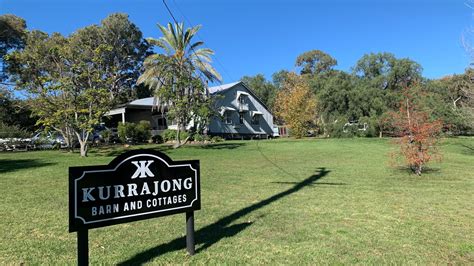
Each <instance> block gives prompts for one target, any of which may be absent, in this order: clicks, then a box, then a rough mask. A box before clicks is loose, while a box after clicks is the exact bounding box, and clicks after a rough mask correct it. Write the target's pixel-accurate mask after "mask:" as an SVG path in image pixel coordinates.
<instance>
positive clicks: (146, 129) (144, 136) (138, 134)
mask: <svg viewBox="0 0 474 266" xmlns="http://www.w3.org/2000/svg"><path fill="white" fill-rule="evenodd" d="M150 137H151V126H150V122H149V121H145V120H142V121H140V122H139V123H138V124H136V125H135V138H134V139H135V141H137V142H147V141H148V140H149V139H150Z"/></svg>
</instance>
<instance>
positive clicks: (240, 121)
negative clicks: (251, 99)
mask: <svg viewBox="0 0 474 266" xmlns="http://www.w3.org/2000/svg"><path fill="white" fill-rule="evenodd" d="M239 123H240V124H241V125H242V124H243V123H244V113H239Z"/></svg>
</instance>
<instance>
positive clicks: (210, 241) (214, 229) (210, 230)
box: [119, 167, 330, 265]
mask: <svg viewBox="0 0 474 266" xmlns="http://www.w3.org/2000/svg"><path fill="white" fill-rule="evenodd" d="M329 172H330V171H329V170H326V168H325V167H321V168H318V169H317V170H316V173H315V174H313V175H311V176H309V177H308V178H306V179H304V180H303V181H300V182H295V184H294V185H293V186H292V187H291V188H289V189H287V190H285V191H282V192H280V193H277V194H275V195H273V196H271V197H269V198H266V199H264V200H262V201H260V202H258V203H255V204H252V205H250V206H247V207H245V208H243V209H240V210H238V211H236V212H234V213H231V214H229V215H227V216H226V217H223V218H221V219H219V220H218V221H216V222H214V223H212V224H210V225H207V226H205V227H203V228H201V229H199V230H198V231H196V233H195V239H196V244H198V245H199V244H202V246H201V247H199V248H198V249H197V250H196V252H200V251H203V250H205V249H207V248H209V247H210V246H212V245H214V244H215V243H217V242H219V241H220V240H221V239H224V238H227V237H233V236H235V235H237V234H238V233H240V232H242V231H243V230H244V229H245V228H247V227H248V226H250V225H251V223H239V224H233V225H231V224H232V222H234V221H236V220H238V219H239V218H241V217H243V216H245V215H248V214H250V213H252V212H253V211H256V210H258V209H260V208H263V207H265V206H267V205H269V204H271V203H273V202H275V201H277V200H280V199H282V198H284V197H286V196H289V195H291V194H293V193H296V192H298V191H300V190H301V189H302V188H304V187H307V186H309V185H312V184H313V183H314V182H316V181H317V180H319V179H321V178H323V177H324V176H326V175H327V174H329ZM185 243H186V240H185V237H179V238H176V239H174V240H171V241H170V242H168V243H164V244H161V245H158V246H156V247H153V248H150V249H148V250H145V251H143V252H141V253H139V254H137V255H135V256H133V257H132V258H130V259H128V260H126V261H123V262H121V263H120V264H119V265H136V264H143V263H146V262H149V261H151V260H153V259H154V258H156V257H158V256H160V255H163V254H165V253H168V252H172V251H177V250H181V249H184V248H185V246H186V245H185Z"/></svg>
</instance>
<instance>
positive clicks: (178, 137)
mask: <svg viewBox="0 0 474 266" xmlns="http://www.w3.org/2000/svg"><path fill="white" fill-rule="evenodd" d="M180 135H181V127H180V126H179V125H178V127H177V130H176V146H177V147H179V146H180V145H181V136H180Z"/></svg>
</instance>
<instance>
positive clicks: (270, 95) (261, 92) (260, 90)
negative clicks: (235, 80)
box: [241, 74, 277, 110]
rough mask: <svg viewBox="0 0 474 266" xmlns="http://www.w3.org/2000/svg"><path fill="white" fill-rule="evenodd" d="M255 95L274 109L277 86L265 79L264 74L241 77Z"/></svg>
mask: <svg viewBox="0 0 474 266" xmlns="http://www.w3.org/2000/svg"><path fill="white" fill-rule="evenodd" d="M241 81H243V82H244V83H245V84H246V85H248V86H249V88H250V89H251V90H252V91H253V92H254V93H255V95H256V96H257V97H258V98H259V99H260V100H261V101H262V102H263V103H264V104H265V105H266V106H267V107H268V108H269V109H270V110H273V103H274V101H275V97H276V94H277V88H276V87H275V86H274V85H273V84H272V83H271V82H269V81H267V80H266V79H265V77H264V76H263V75H262V74H258V75H256V76H244V77H242V78H241Z"/></svg>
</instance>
